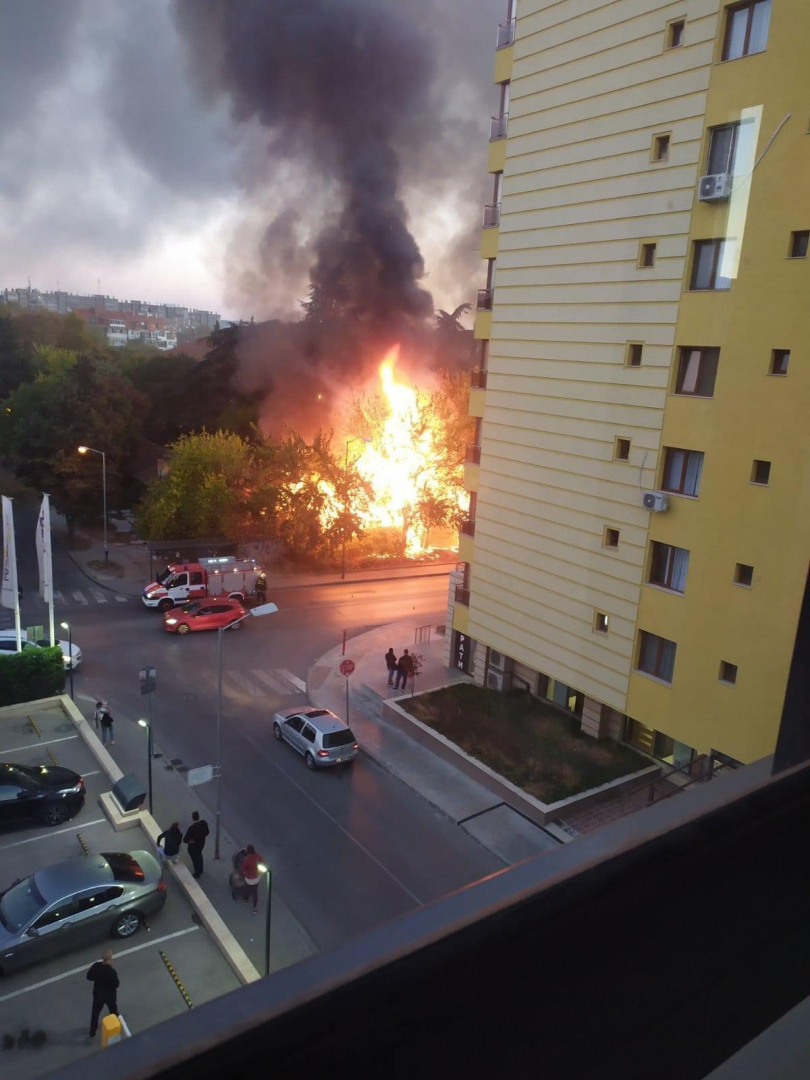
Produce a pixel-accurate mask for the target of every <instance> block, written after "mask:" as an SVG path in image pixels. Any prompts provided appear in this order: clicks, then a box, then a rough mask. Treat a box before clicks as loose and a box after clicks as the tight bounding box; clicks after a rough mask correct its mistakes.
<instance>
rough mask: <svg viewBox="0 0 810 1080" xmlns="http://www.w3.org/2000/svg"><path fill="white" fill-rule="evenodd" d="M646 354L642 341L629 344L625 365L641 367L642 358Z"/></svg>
mask: <svg viewBox="0 0 810 1080" xmlns="http://www.w3.org/2000/svg"><path fill="white" fill-rule="evenodd" d="M643 353H644V345H643V344H642V343H641V342H640V341H628V342H627V356H626V357H625V363H626V364H627V366H628V367H641V357H642V355H643Z"/></svg>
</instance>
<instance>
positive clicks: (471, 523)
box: [459, 518, 475, 536]
mask: <svg viewBox="0 0 810 1080" xmlns="http://www.w3.org/2000/svg"><path fill="white" fill-rule="evenodd" d="M459 532H460V533H463V534H464V536H475V519H474V518H467V520H466V521H462V523H461V528H460V529H459Z"/></svg>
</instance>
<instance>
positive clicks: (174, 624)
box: [166, 619, 177, 626]
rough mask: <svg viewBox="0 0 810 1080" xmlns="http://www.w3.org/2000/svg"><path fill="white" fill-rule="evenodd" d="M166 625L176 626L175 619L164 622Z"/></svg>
mask: <svg viewBox="0 0 810 1080" xmlns="http://www.w3.org/2000/svg"><path fill="white" fill-rule="evenodd" d="M166 625H167V626H177V619H167V620H166Z"/></svg>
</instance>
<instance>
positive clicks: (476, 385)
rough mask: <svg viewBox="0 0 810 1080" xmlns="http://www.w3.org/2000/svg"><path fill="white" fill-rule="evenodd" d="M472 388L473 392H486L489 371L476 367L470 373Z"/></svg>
mask: <svg viewBox="0 0 810 1080" xmlns="http://www.w3.org/2000/svg"><path fill="white" fill-rule="evenodd" d="M470 388H471V389H472V390H486V388H487V369H486V368H480V367H476V368H473V369H472V371H471V372H470Z"/></svg>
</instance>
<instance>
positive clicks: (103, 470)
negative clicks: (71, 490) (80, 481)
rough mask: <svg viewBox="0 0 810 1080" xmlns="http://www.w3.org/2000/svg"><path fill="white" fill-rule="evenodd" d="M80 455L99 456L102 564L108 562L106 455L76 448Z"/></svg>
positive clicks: (88, 448) (88, 449) (84, 448)
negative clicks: (102, 524)
mask: <svg viewBox="0 0 810 1080" xmlns="http://www.w3.org/2000/svg"><path fill="white" fill-rule="evenodd" d="M77 449H78V451H79V453H80V454H100V455H101V486H102V491H103V496H104V562H109V561H110V549H109V548H108V547H107V455H106V453H105V452H104V451H103V450H94V449H93V447H92V446H79V447H77Z"/></svg>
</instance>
